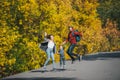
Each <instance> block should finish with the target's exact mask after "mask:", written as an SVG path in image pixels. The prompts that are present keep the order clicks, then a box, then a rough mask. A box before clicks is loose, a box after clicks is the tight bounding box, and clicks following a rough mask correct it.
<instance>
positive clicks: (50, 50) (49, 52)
mask: <svg viewBox="0 0 120 80" xmlns="http://www.w3.org/2000/svg"><path fill="white" fill-rule="evenodd" d="M46 53H47V60H46V61H45V64H44V66H46V65H47V64H48V62H49V61H50V58H52V63H53V68H55V59H54V53H53V49H52V48H47V50H46Z"/></svg>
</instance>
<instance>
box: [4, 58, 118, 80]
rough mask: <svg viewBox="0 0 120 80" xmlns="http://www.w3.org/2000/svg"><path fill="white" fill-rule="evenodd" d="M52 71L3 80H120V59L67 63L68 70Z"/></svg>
mask: <svg viewBox="0 0 120 80" xmlns="http://www.w3.org/2000/svg"><path fill="white" fill-rule="evenodd" d="M56 65H57V70H56V71H52V70H51V69H52V65H48V66H47V71H46V72H43V70H42V68H41V69H37V70H32V71H27V72H24V73H20V74H16V75H13V76H9V77H6V78H4V79H2V80H120V58H97V59H90V60H82V61H80V62H79V61H77V60H76V62H75V63H74V64H71V61H66V69H65V70H62V69H60V68H59V63H56Z"/></svg>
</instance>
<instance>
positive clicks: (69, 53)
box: [67, 44, 78, 61]
mask: <svg viewBox="0 0 120 80" xmlns="http://www.w3.org/2000/svg"><path fill="white" fill-rule="evenodd" d="M75 46H76V44H71V45H70V46H69V48H68V50H67V53H68V55H69V56H70V58H71V59H72V60H73V61H74V60H75V58H74V57H73V56H76V57H78V54H74V53H73V50H74V48H75Z"/></svg>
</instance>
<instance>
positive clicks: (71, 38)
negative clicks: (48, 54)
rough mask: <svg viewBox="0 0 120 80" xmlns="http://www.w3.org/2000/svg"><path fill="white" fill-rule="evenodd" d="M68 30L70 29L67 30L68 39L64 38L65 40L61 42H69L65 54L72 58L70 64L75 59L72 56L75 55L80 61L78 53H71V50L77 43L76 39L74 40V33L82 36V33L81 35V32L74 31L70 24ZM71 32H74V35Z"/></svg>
mask: <svg viewBox="0 0 120 80" xmlns="http://www.w3.org/2000/svg"><path fill="white" fill-rule="evenodd" d="M69 30H70V31H69V34H68V39H67V40H65V41H64V42H63V44H65V43H66V42H70V46H69V48H68V50H67V54H68V55H69V56H70V58H71V59H72V64H73V62H74V61H75V58H74V56H75V57H77V58H78V60H79V61H80V55H79V54H75V53H73V50H74V48H75V46H76V44H77V41H76V37H75V36H76V35H80V36H82V35H81V33H79V32H77V31H75V30H74V29H73V27H72V26H70V27H69ZM73 34H74V35H73Z"/></svg>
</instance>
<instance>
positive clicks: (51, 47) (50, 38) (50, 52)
mask: <svg viewBox="0 0 120 80" xmlns="http://www.w3.org/2000/svg"><path fill="white" fill-rule="evenodd" d="M45 36H46V35H45ZM47 41H48V45H47V49H46V53H47V60H46V61H45V64H44V67H43V69H44V70H46V65H47V64H48V62H49V61H50V58H52V63H53V70H55V68H56V66H55V59H54V53H55V52H56V50H55V43H54V37H53V35H48V36H47Z"/></svg>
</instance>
